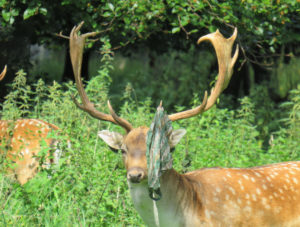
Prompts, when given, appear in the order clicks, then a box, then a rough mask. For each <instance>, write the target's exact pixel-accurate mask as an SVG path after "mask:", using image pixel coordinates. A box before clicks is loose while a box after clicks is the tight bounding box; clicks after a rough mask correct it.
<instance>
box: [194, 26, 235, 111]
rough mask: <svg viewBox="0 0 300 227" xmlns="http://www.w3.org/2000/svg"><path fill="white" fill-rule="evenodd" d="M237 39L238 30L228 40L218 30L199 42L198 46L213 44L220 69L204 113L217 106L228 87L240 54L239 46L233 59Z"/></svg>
mask: <svg viewBox="0 0 300 227" xmlns="http://www.w3.org/2000/svg"><path fill="white" fill-rule="evenodd" d="M236 37H237V28H235V29H234V32H233V34H232V36H231V37H230V38H228V39H226V38H224V36H223V35H222V34H221V33H220V32H219V30H217V31H216V32H214V33H211V34H208V35H206V36H203V37H201V38H200V39H199V40H198V42H197V44H200V43H201V42H202V41H210V42H211V43H212V45H213V47H214V48H215V51H216V55H217V59H218V67H219V73H218V79H217V82H216V85H215V87H214V88H213V89H212V91H211V94H210V96H209V98H208V101H207V105H206V107H205V110H204V111H206V110H208V109H210V108H211V107H212V106H213V105H214V104H215V102H216V100H217V98H218V97H219V96H220V94H221V93H222V91H223V90H224V89H225V88H227V86H228V83H229V81H230V79H231V76H232V74H233V67H234V64H235V62H236V60H237V57H238V52H239V47H238V45H237V47H236V50H235V53H234V55H233V57H231V52H232V46H233V43H234V41H235V39H236Z"/></svg>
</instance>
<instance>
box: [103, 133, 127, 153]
mask: <svg viewBox="0 0 300 227" xmlns="http://www.w3.org/2000/svg"><path fill="white" fill-rule="evenodd" d="M98 136H99V137H100V138H101V139H102V140H103V141H104V142H105V143H106V144H107V145H108V146H110V147H111V148H112V149H115V150H120V149H121V146H122V144H123V135H122V134H120V133H118V132H110V131H108V130H102V131H100V132H98Z"/></svg>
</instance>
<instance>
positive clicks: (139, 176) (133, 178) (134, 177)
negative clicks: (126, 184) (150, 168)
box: [127, 167, 145, 183]
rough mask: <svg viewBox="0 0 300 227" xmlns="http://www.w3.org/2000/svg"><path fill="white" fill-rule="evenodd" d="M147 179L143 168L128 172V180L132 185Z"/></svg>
mask: <svg viewBox="0 0 300 227" xmlns="http://www.w3.org/2000/svg"><path fill="white" fill-rule="evenodd" d="M144 178H145V172H144V170H143V169H142V168H139V167H137V168H132V169H130V170H128V172H127V179H128V180H129V181H130V182H131V183H140V182H141V181H142V180H143V179H144Z"/></svg>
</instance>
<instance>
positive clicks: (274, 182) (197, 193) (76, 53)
mask: <svg viewBox="0 0 300 227" xmlns="http://www.w3.org/2000/svg"><path fill="white" fill-rule="evenodd" d="M82 25H83V22H82V23H80V24H79V25H78V26H75V27H74V28H73V29H72V30H71V33H70V36H69V45H70V56H71V62H72V67H73V72H74V77H75V81H76V86H77V90H78V94H79V96H80V99H81V103H79V101H77V100H76V99H75V98H74V102H75V104H76V106H77V107H78V108H79V109H81V110H83V111H85V112H86V113H88V114H89V115H91V116H92V117H94V118H96V119H98V120H101V121H108V122H111V123H113V124H116V125H118V126H121V127H122V128H123V129H124V130H125V134H124V135H123V134H121V133H117V132H111V131H108V130H102V131H100V132H99V133H98V136H99V137H100V138H101V139H102V140H103V141H104V142H105V143H106V144H107V145H108V146H109V147H110V148H112V149H113V150H118V151H121V152H122V156H123V161H124V164H125V165H124V166H125V168H126V172H127V174H126V177H127V182H128V187H129V191H130V195H131V199H132V202H133V205H134V207H135V209H136V210H137V212H138V213H139V215H140V216H141V217H142V219H143V221H144V222H145V223H146V225H147V226H151V227H152V226H156V227H158V226H159V227H169V226H172V227H179V226H191V227H198V226H205V227H206V226H210V227H217V226H223V227H241V226H243V227H244V226H249V227H250V226H251V227H252V226H260V227H266V226H272V227H274V226H275V227H276V226H277V227H282V226H285V227H287V226H300V162H299V161H290V162H284V163H277V164H269V165H265V166H256V167H251V168H226V167H223V168H221V167H216V168H202V169H199V170H194V171H191V172H187V173H184V174H181V173H178V172H177V171H176V170H175V169H173V168H172V169H170V170H166V171H165V172H163V174H162V175H161V177H160V187H161V188H160V190H161V194H162V197H161V199H160V200H158V201H155V200H153V199H151V198H150V196H149V192H148V185H147V173H148V169H147V160H146V136H147V132H148V130H149V128H148V127H147V126H140V127H136V128H135V127H133V125H132V124H131V123H130V122H128V121H127V120H126V119H123V118H122V117H120V116H118V115H117V114H116V113H115V111H114V109H113V108H112V105H111V104H110V101H109V100H108V101H107V105H108V110H109V114H106V113H103V112H100V111H98V110H97V109H96V108H95V104H94V103H92V102H90V101H89V99H88V96H87V94H86V92H85V90H84V87H83V84H82V80H81V64H82V54H83V51H84V46H85V40H86V39H87V38H89V37H92V36H95V35H96V34H97V33H95V32H90V33H85V34H81V35H80V34H79V31H80V28H81V27H82ZM236 37H237V29H236V28H235V29H234V32H233V34H232V36H231V37H229V38H225V37H224V36H223V35H222V34H221V33H220V32H219V30H217V31H216V32H214V33H210V34H207V35H204V36H202V37H200V38H199V40H198V42H197V43H198V44H200V43H202V42H204V41H208V42H210V43H211V44H212V46H213V47H214V50H215V52H216V56H217V61H218V77H217V81H216V83H215V86H214V87H213V88H212V90H211V92H210V95H209V97H208V95H207V92H205V94H204V98H203V101H202V103H201V104H200V105H199V106H197V107H195V108H192V109H189V110H184V111H182V112H178V113H174V114H170V115H168V117H169V119H170V120H171V121H172V122H174V121H177V120H182V119H187V118H190V117H194V116H197V115H199V114H202V113H203V112H205V111H207V110H209V109H210V108H211V107H212V106H213V105H214V104H215V103H216V100H217V99H218V97H219V96H220V94H221V93H222V91H223V90H224V89H225V88H226V87H227V85H228V83H229V81H230V79H231V76H232V74H233V68H234V64H235V62H236V60H237V57H238V50H239V46H238V45H236V50H235V52H234V54H233V56H232V49H233V44H234V42H235V39H236ZM185 133H186V131H185V130H184V129H177V130H173V131H172V132H171V133H169V135H168V142H169V145H170V147H175V146H176V144H178V142H179V141H180V139H181V138H182V137H183V136H184V134H185Z"/></svg>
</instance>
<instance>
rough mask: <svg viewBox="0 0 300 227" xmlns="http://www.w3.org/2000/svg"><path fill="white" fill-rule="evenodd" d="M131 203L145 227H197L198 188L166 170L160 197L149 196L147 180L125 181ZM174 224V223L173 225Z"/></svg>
mask: <svg viewBox="0 0 300 227" xmlns="http://www.w3.org/2000/svg"><path fill="white" fill-rule="evenodd" d="M128 185H129V189H130V194H131V198H132V201H133V204H134V206H135V208H136V210H137V211H138V213H139V214H140V215H141V217H142V219H143V220H144V222H145V223H146V224H147V225H148V226H157V227H158V226H159V227H164V226H172V227H176V226H199V225H200V223H199V220H201V217H199V215H201V206H202V205H201V204H202V203H201V199H200V198H201V197H200V195H201V185H200V184H199V183H195V182H193V181H191V180H189V179H188V178H187V177H186V176H184V175H181V174H179V173H177V172H176V171H175V170H174V169H171V170H168V171H166V172H165V173H164V174H163V175H162V176H161V179H160V185H161V188H160V190H161V194H162V197H161V199H160V200H158V201H154V200H152V199H151V198H150V197H149V191H148V184H147V180H144V181H143V182H141V183H139V184H133V183H130V182H128ZM174 223H175V224H174Z"/></svg>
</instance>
